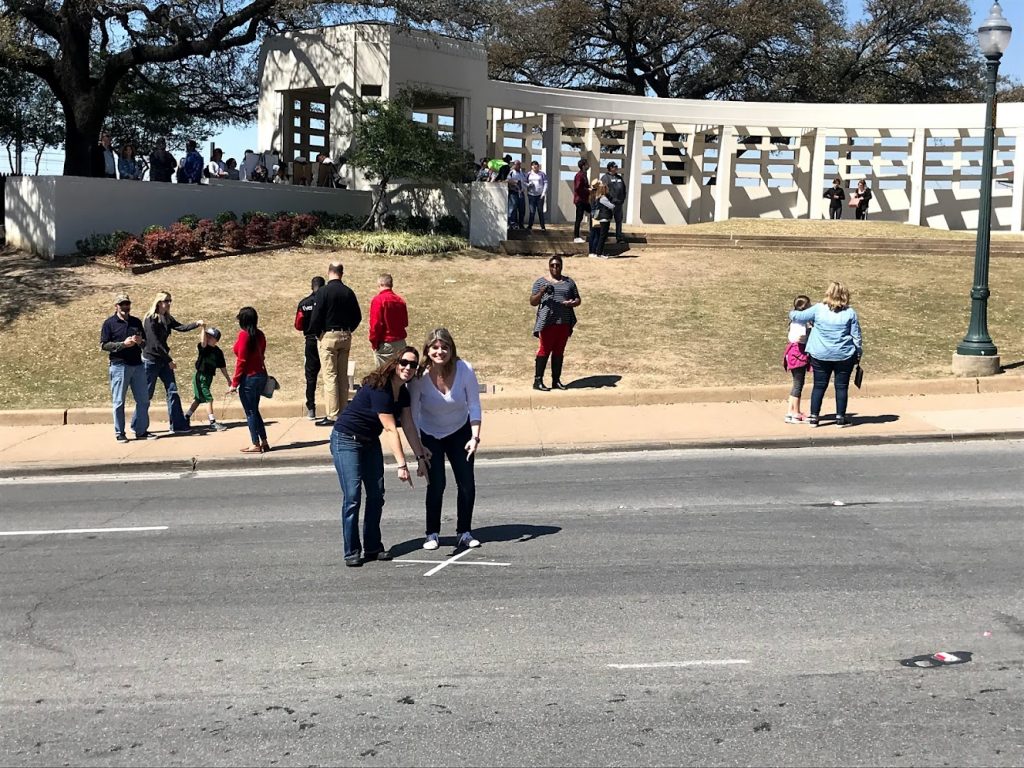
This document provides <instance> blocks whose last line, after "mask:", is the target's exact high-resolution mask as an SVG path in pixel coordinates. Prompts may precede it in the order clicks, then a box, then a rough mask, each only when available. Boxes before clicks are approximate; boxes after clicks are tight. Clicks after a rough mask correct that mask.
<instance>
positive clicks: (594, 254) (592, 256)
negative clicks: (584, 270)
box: [587, 253, 598, 259]
mask: <svg viewBox="0 0 1024 768" xmlns="http://www.w3.org/2000/svg"><path fill="white" fill-rule="evenodd" d="M587 256H589V257H590V258H591V259H596V258H598V255H597V254H596V253H588V254H587Z"/></svg>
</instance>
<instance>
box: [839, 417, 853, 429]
mask: <svg viewBox="0 0 1024 768" xmlns="http://www.w3.org/2000/svg"><path fill="white" fill-rule="evenodd" d="M851 423H852V422H851V421H850V419H849V417H847V416H836V426H837V427H848V426H850V424H851Z"/></svg>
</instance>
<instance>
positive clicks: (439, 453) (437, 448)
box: [420, 421, 476, 536]
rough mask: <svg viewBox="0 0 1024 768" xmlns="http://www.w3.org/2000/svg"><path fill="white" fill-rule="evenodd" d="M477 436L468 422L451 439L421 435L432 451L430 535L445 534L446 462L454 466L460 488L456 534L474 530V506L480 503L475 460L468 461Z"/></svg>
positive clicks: (429, 477)
mask: <svg viewBox="0 0 1024 768" xmlns="http://www.w3.org/2000/svg"><path fill="white" fill-rule="evenodd" d="M472 436H473V432H472V430H471V429H470V428H469V421H467V422H466V423H465V424H464V425H462V427H461V428H459V429H458V430H456V431H455V432H453V433H452V434H450V435H448V436H447V437H442V438H436V437H433V436H432V435H428V434H426V433H425V432H420V439H421V440H422V441H423V447H424V448H426V449H427V450H429V451H430V453H431V459H430V471H429V473H428V475H427V535H428V536H429V535H430V534H432V533H436V534H440V533H441V502H442V501H443V500H444V487H445V473H444V460H445V458H446V457H447V459H448V463H449V464H451V467H452V474H453V475H455V484H456V485H457V486H458V488H459V494H458V500H457V502H456V509H457V510H458V521H457V523H456V528H455V532H456V533H458V534H460V535H461V534H463V533H465V532H466V531H470V530H472V529H473V505H474V504H475V503H476V478H475V477H474V476H473V460H474V459H475V458H476V454H474V455H473V458H471V459H467V458H466V443H468V442H469V439H470V438H471V437H472Z"/></svg>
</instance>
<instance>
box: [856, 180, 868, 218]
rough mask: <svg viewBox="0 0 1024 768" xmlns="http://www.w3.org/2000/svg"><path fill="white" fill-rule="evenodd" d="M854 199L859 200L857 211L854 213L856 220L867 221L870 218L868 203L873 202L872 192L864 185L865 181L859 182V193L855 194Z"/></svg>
mask: <svg viewBox="0 0 1024 768" xmlns="http://www.w3.org/2000/svg"><path fill="white" fill-rule="evenodd" d="M853 197H855V198H856V199H857V210H856V211H854V216H855V218H856V219H857V220H858V221H863V220H866V219H867V217H868V203H870V202H871V190H870V189H868V185H867V184H865V183H864V179H861V180H860V181H858V182H857V191H856V192H854V193H853ZM851 199H852V198H851Z"/></svg>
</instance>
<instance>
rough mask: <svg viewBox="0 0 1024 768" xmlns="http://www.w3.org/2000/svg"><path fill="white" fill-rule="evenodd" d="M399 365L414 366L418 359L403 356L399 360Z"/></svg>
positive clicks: (403, 366) (404, 366)
mask: <svg viewBox="0 0 1024 768" xmlns="http://www.w3.org/2000/svg"><path fill="white" fill-rule="evenodd" d="M398 365H400V366H401V367H402V368H412V367H413V366H414V365H416V361H415V360H406V359H404V358H403V359H401V360H399V361H398Z"/></svg>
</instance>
